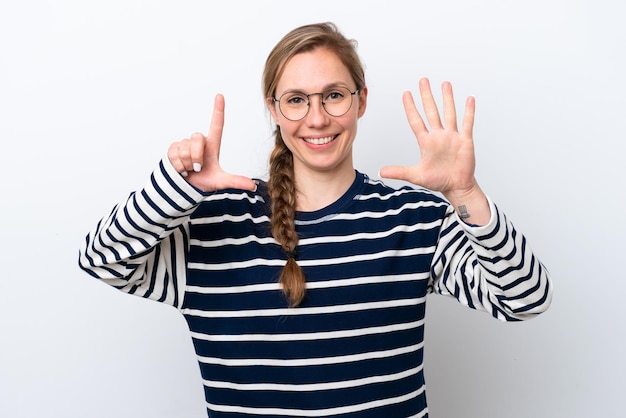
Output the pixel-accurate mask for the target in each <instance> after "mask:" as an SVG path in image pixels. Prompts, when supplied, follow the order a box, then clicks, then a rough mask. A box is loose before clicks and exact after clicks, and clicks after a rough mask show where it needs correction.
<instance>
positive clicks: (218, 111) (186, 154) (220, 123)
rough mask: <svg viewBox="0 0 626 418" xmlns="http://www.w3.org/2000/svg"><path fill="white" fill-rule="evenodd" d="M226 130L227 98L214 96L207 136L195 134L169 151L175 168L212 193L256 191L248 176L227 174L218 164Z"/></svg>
mask: <svg viewBox="0 0 626 418" xmlns="http://www.w3.org/2000/svg"><path fill="white" fill-rule="evenodd" d="M223 129H224V96H222V95H221V94H218V95H216V96H215V102H214V104H213V116H212V117H211V126H210V127H209V132H208V134H207V136H204V135H203V134H201V133H194V134H193V135H191V136H190V137H189V138H186V139H183V140H182V141H178V142H174V143H173V144H171V145H170V147H169V149H168V151H167V157H168V158H169V160H170V162H171V163H172V166H173V167H174V169H175V170H176V171H178V172H179V173H181V175H182V176H183V177H185V179H186V180H187V181H188V182H189V183H190V184H191V185H193V186H195V187H196V188H198V189H200V190H202V191H205V192H211V191H214V190H222V189H227V188H236V189H244V190H255V189H256V183H255V182H254V181H252V180H251V179H250V178H248V177H245V176H239V175H233V174H229V173H227V172H225V171H224V170H223V169H222V167H221V166H220V163H219V156H220V146H221V143H222V131H223Z"/></svg>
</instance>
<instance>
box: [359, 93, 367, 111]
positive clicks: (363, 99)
mask: <svg viewBox="0 0 626 418" xmlns="http://www.w3.org/2000/svg"><path fill="white" fill-rule="evenodd" d="M366 107H367V87H363V88H362V89H361V90H359V113H358V117H359V118H360V117H361V116H363V115H364V114H365V108H366Z"/></svg>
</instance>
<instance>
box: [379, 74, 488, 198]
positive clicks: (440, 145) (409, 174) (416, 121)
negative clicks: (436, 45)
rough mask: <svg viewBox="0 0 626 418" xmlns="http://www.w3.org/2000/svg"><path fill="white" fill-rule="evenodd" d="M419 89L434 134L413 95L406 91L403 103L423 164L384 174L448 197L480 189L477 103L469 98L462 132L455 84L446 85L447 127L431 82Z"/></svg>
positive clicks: (390, 169) (424, 81) (424, 82)
mask: <svg viewBox="0 0 626 418" xmlns="http://www.w3.org/2000/svg"><path fill="white" fill-rule="evenodd" d="M419 87H420V95H421V98H422V106H423V108H424V114H425V116H426V119H427V120H428V124H429V126H430V131H429V130H428V128H427V127H426V125H425V123H424V120H423V119H422V117H421V116H420V113H419V111H418V110H417V107H416V106H415V102H414V100H413V96H412V94H411V93H410V92H408V91H407V92H405V93H404V95H403V96H402V101H403V104H404V109H405V112H406V116H407V119H408V121H409V125H410V126H411V129H412V130H413V133H414V134H415V136H416V137H417V143H418V144H419V148H420V153H421V159H420V162H419V163H418V164H417V165H415V166H412V167H398V166H390V167H384V168H383V169H382V170H381V171H380V175H381V177H387V178H393V179H398V180H405V181H408V182H411V183H413V184H416V185H419V186H422V187H425V188H427V189H430V190H434V191H438V192H441V193H442V194H444V195H450V194H452V195H454V194H458V193H461V194H464V193H468V192H470V191H471V190H472V189H473V188H475V187H477V184H476V180H475V178H474V168H475V158H474V142H473V139H472V129H473V126H474V109H475V100H474V98H473V97H468V99H467V101H466V103H465V115H464V117H463V122H462V125H461V130H460V131H459V130H458V129H457V120H456V108H455V105H454V97H453V95H452V85H451V84H450V83H449V82H445V83H443V85H442V91H443V116H444V123H445V126H444V124H442V122H441V118H440V116H439V110H438V109H437V104H436V103H435V99H434V98H433V95H432V92H431V89H430V83H429V81H428V79H426V78H422V79H421V80H420V82H419Z"/></svg>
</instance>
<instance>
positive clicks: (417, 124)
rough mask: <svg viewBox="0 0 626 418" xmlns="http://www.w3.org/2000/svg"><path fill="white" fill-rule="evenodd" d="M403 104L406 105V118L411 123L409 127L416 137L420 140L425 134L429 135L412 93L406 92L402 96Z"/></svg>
mask: <svg viewBox="0 0 626 418" xmlns="http://www.w3.org/2000/svg"><path fill="white" fill-rule="evenodd" d="M402 104H403V105H404V112H405V113H406V118H407V120H408V121H409V126H410V127H411V130H412V131H413V133H414V134H415V136H417V137H418V138H419V137H421V135H422V134H423V133H427V129H426V125H425V124H424V120H423V119H422V117H421V116H420V113H419V111H418V110H417V106H415V101H414V100H413V94H412V93H411V92H410V91H405V92H404V94H403V95H402Z"/></svg>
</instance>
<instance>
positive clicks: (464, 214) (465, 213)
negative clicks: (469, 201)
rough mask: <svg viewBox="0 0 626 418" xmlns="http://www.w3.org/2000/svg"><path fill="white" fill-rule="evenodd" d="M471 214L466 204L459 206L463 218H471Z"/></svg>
mask: <svg viewBox="0 0 626 418" xmlns="http://www.w3.org/2000/svg"><path fill="white" fill-rule="evenodd" d="M470 216H471V215H470V214H469V212H468V211H467V207H466V206H465V205H461V206H459V217H460V218H461V219H467V218H469V217H470Z"/></svg>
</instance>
